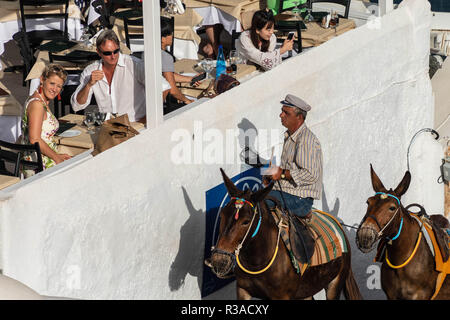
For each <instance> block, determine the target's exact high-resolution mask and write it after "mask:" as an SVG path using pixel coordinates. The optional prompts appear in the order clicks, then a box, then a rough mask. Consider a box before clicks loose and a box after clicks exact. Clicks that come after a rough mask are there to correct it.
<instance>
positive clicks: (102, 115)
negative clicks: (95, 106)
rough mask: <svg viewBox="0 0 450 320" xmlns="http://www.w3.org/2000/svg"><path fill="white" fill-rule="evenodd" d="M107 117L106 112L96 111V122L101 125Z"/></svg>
mask: <svg viewBox="0 0 450 320" xmlns="http://www.w3.org/2000/svg"><path fill="white" fill-rule="evenodd" d="M105 119H106V112H100V111H97V112H96V113H95V124H96V125H97V126H101V125H102V124H103V122H104V121H105Z"/></svg>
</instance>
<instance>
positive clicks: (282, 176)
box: [281, 169, 286, 179]
mask: <svg viewBox="0 0 450 320" xmlns="http://www.w3.org/2000/svg"><path fill="white" fill-rule="evenodd" d="M281 179H286V169H283V170H282V171H281Z"/></svg>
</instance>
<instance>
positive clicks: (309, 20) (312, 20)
mask: <svg viewBox="0 0 450 320" xmlns="http://www.w3.org/2000/svg"><path fill="white" fill-rule="evenodd" d="M306 10H307V11H308V14H307V15H306V17H305V23H308V22H314V16H313V15H312V14H311V8H307V9H306Z"/></svg>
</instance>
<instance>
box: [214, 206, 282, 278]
mask: <svg viewBox="0 0 450 320" xmlns="http://www.w3.org/2000/svg"><path fill="white" fill-rule="evenodd" d="M231 200H235V208H236V213H235V214H234V219H235V220H237V219H239V210H240V209H241V208H242V207H243V206H244V205H245V204H248V205H250V206H251V207H252V208H253V212H254V214H253V217H252V220H251V222H250V225H249V227H248V229H247V231H246V233H245V236H244V238H243V239H242V241H241V242H240V243H239V244H238V246H237V247H236V249H235V250H234V253H231V252H228V251H225V250H221V249H217V248H216V246H213V247H212V248H211V255H213V254H214V253H219V254H223V255H226V256H229V257H230V258H231V260H232V266H231V268H230V270H234V268H235V266H236V263H237V264H238V266H239V268H241V269H242V270H243V271H245V272H246V273H249V274H253V275H255V274H261V273H263V272H265V271H266V270H267V269H269V268H270V266H271V265H272V263H273V262H274V261H275V258H276V256H277V253H278V247H279V243H280V234H281V227H280V226H279V225H278V237H277V246H276V248H275V252H274V254H273V256H272V259H271V260H270V262H269V264H268V265H267V266H266V267H264V268H263V269H261V270H259V271H250V270H248V269H246V268H245V267H244V266H243V265H242V263H241V261H240V260H239V253H240V251H241V249H242V246H243V244H244V242H245V240H246V239H247V236H248V234H249V232H250V230H251V228H252V225H253V222H254V220H255V217H256V215H257V214H258V215H259V221H258V225H257V226H256V229H255V231H254V232H253V234H252V236H251V238H253V237H255V236H256V234H257V233H258V231H259V229H260V227H261V220H262V215H261V208H260V205H259V203H258V204H257V205H256V206H255V205H253V203H251V202H250V201H248V200H245V199H243V198H238V197H232V198H231V199H230V201H231ZM218 241H219V239H217V242H218Z"/></svg>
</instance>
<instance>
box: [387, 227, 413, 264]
mask: <svg viewBox="0 0 450 320" xmlns="http://www.w3.org/2000/svg"><path fill="white" fill-rule="evenodd" d="M421 239H422V232H420V233H419V238H418V239H417V242H416V246H415V247H414V250H413V252H412V254H411V255H410V256H409V258H408V259H406V261H405V262H403V263H402V264H401V265H399V266H394V265H393V264H392V263H391V262H390V261H389V258H388V253H387V252H388V251H387V249H386V262H387V264H388V266H389V267H391V268H392V269H400V268H403V267H404V266H406V265H407V264H408V263H409V262H410V261H411V259H412V258H413V257H414V255H415V254H416V252H417V248H419V244H420V240H421Z"/></svg>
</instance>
